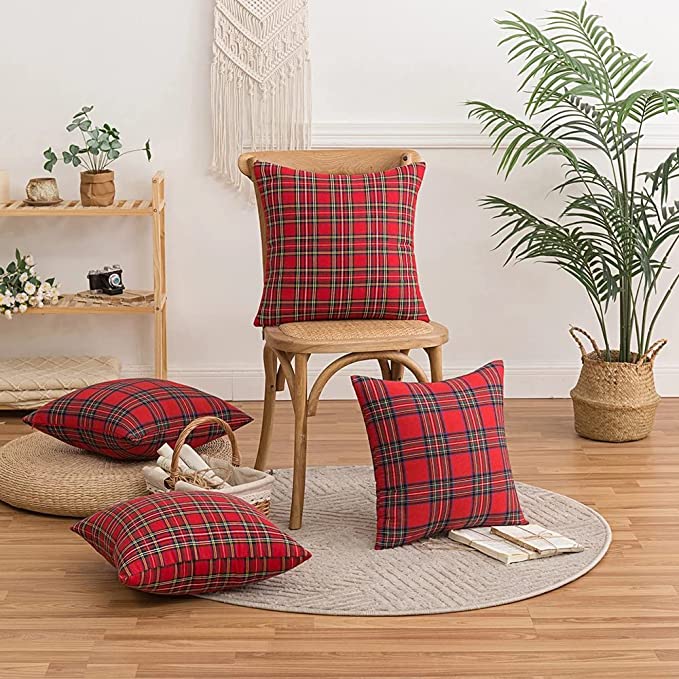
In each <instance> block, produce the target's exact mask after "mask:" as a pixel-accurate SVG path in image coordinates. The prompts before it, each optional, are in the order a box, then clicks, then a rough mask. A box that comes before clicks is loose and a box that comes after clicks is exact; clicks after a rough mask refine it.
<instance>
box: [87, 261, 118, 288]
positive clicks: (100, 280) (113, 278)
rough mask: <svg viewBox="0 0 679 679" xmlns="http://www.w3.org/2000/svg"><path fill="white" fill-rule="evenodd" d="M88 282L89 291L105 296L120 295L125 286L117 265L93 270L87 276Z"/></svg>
mask: <svg viewBox="0 0 679 679" xmlns="http://www.w3.org/2000/svg"><path fill="white" fill-rule="evenodd" d="M87 279H88V280H89V282H90V290H92V291H93V292H101V293H103V294H105V295H122V293H123V290H125V286H124V285H123V270H122V267H121V266H120V265H119V264H114V265H113V266H105V267H104V268H103V269H96V270H95V269H93V270H92V271H90V272H89V273H88V274H87Z"/></svg>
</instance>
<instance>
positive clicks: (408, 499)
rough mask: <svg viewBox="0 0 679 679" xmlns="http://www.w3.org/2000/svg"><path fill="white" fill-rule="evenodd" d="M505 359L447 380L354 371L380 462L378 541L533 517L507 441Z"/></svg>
mask: <svg viewBox="0 0 679 679" xmlns="http://www.w3.org/2000/svg"><path fill="white" fill-rule="evenodd" d="M503 378H504V366H503V364H502V361H495V362H493V363H489V364H488V365H485V366H483V367H482V368H480V369H479V370H477V371H475V372H473V373H470V374H469V375H463V376H462V377H457V378H455V379H452V380H447V381H445V382H435V383H433V384H416V383H415V384H413V383H406V382H385V381H382V380H376V379H372V378H368V377H356V376H354V377H352V378H351V379H352V382H353V385H354V390H355V391H356V395H357V396H358V401H359V403H360V405H361V410H362V412H363V418H364V420H365V425H366V429H367V432H368V439H369V441H370V448H371V451H372V456H373V464H374V468H375V485H376V490H377V538H376V543H375V548H376V549H385V548H389V547H398V546H399V545H405V544H408V543H411V542H414V541H415V540H419V539H421V538H425V537H428V536H432V535H438V534H440V533H444V532H446V531H449V530H453V529H459V528H473V527H475V526H499V525H513V524H524V523H527V521H526V520H525V518H524V516H523V513H522V512H521V507H520V505H519V499H518V497H517V494H516V489H515V487H514V480H513V478H512V471H511V467H510V465H509V457H508V455H507V444H506V441H505V426H504V408H503Z"/></svg>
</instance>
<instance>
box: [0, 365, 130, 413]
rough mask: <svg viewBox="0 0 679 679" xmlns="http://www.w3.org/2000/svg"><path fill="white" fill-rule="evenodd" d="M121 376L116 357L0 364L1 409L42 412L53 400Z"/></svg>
mask: <svg viewBox="0 0 679 679" xmlns="http://www.w3.org/2000/svg"><path fill="white" fill-rule="evenodd" d="M119 376H120V361H119V360H118V359H117V358H113V357H112V356H44V357H36V356H33V357H30V358H11V359H6V360H2V361H0V409H4V410H13V409H29V408H39V407H40V406H41V405H44V404H45V403H48V402H49V401H51V400H52V399H55V398H59V396H63V395H64V394H68V393H69V392H70V391H73V390H74V389H81V388H82V387H87V386H89V385H91V384H96V383H97V382H106V381H107V380H115V379H117V378H118V377H119Z"/></svg>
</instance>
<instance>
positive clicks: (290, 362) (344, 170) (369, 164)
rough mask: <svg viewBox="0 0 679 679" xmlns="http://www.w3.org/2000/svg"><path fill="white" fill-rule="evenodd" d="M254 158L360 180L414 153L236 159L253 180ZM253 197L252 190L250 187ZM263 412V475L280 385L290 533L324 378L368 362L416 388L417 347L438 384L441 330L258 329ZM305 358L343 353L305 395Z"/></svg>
mask: <svg viewBox="0 0 679 679" xmlns="http://www.w3.org/2000/svg"><path fill="white" fill-rule="evenodd" d="M255 160H263V161H267V162H271V163H276V164H277V165H284V166H286V167H292V168H295V169H298V170H307V171H311V172H327V173H334V174H364V173H366V172H382V171H384V170H388V169H391V168H393V167H398V166H401V165H407V164H409V163H415V162H418V161H419V160H420V156H419V154H418V153H417V152H416V151H411V150H408V149H360V150H359V149H346V150H345V149H341V150H340V149H338V150H320V151H254V152H252V153H244V154H242V155H241V156H240V158H239V159H238V166H239V168H240V171H241V172H242V173H243V174H244V175H246V176H247V177H248V178H249V179H251V180H252V179H253V174H252V168H253V163H254V161H255ZM255 193H256V189H255ZM257 208H258V211H259V226H260V234H261V239H262V259H263V266H264V270H266V266H267V251H266V249H267V233H266V229H267V226H266V221H265V216H264V212H263V210H262V204H261V201H260V199H259V196H258V195H257ZM263 337H264V371H265V380H266V385H265V392H264V413H263V415H262V431H261V434H260V439H259V449H258V452H257V461H256V463H255V467H256V468H257V469H266V466H267V455H268V452H269V448H270V445H271V436H272V425H273V417H274V406H275V403H276V392H278V391H282V390H283V388H284V386H285V382H287V384H288V389H289V390H290V395H291V397H292V405H293V409H294V414H295V451H294V472H293V474H294V476H293V488H292V507H291V510H290V528H291V529H297V528H301V526H302V513H303V510H304V485H305V480H306V449H307V418H308V417H312V416H313V415H314V414H315V413H316V408H317V407H318V400H319V398H320V396H321V392H322V391H323V387H325V385H326V384H327V383H328V380H329V379H330V378H331V377H332V376H333V375H334V374H335V373H336V372H337V371H338V370H341V369H342V368H344V367H346V366H348V365H351V364H352V363H356V362H357V361H364V360H369V359H373V360H374V359H376V360H377V361H379V364H380V368H381V370H382V377H383V378H384V379H391V380H400V379H402V377H403V370H404V368H408V369H409V370H410V371H411V372H412V373H413V375H414V376H415V377H416V378H417V380H418V381H420V382H426V381H427V378H426V375H425V373H424V371H423V370H422V368H421V367H420V366H419V365H418V364H417V363H416V362H415V361H414V360H413V359H412V358H411V357H410V356H409V355H408V353H409V352H410V350H411V349H424V350H425V351H426V352H427V354H428V356H429V363H430V368H431V378H432V381H435V382H436V381H439V380H441V379H443V376H442V367H441V360H442V357H441V347H442V345H444V344H445V343H446V342H447V341H448V330H447V328H446V327H445V326H443V325H441V324H439V323H434V322H430V323H426V322H424V321H383V320H375V321H372V320H365V321H315V322H305V323H285V324H283V325H280V326H277V327H266V328H264V329H263ZM311 354H344V355H343V356H341V357H340V358H337V359H335V360H334V361H332V362H331V363H330V364H329V365H328V366H327V367H326V368H325V369H324V370H323V371H322V372H321V373H320V375H319V376H318V378H317V379H316V382H315V383H314V385H313V387H312V388H311V391H310V392H309V390H308V384H307V363H308V361H309V356H311Z"/></svg>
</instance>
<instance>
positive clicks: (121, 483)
mask: <svg viewBox="0 0 679 679" xmlns="http://www.w3.org/2000/svg"><path fill="white" fill-rule="evenodd" d="M198 452H199V453H200V454H201V455H206V456H210V457H216V458H219V459H223V460H228V461H230V460H231V444H230V442H229V440H228V439H227V438H222V439H217V440H216V441H212V442H211V443H208V444H206V445H204V446H201V447H200V448H198ZM147 464H153V461H148V460H145V461H139V462H128V461H119V460H112V459H111V458H109V457H104V456H103V455H96V454H93V453H88V452H86V451H84V450H79V449H78V448H74V447H73V446H69V445H68V444H66V443H62V442H61V441H58V440H57V439H55V438H52V437H51V436H48V435H47V434H43V433H42V432H33V433H32V434H28V435H26V436H21V437H19V438H18V439H14V440H13V441H10V442H9V443H8V444H6V445H5V446H3V447H2V448H0V501H2V502H6V503H7V504H10V505H12V506H13V507H19V508H21V509H30V510H31V511H34V512H40V513H41V514H56V515H58V516H77V517H82V516H89V515H90V514H93V513H94V512H96V511H99V510H100V509H105V508H106V507H110V506H111V505H113V504H115V503H116V502H122V501H123V500H129V499H131V498H133V497H138V496H139V495H146V494H147V490H146V484H145V482H144V476H143V474H142V467H144V465H147Z"/></svg>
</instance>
